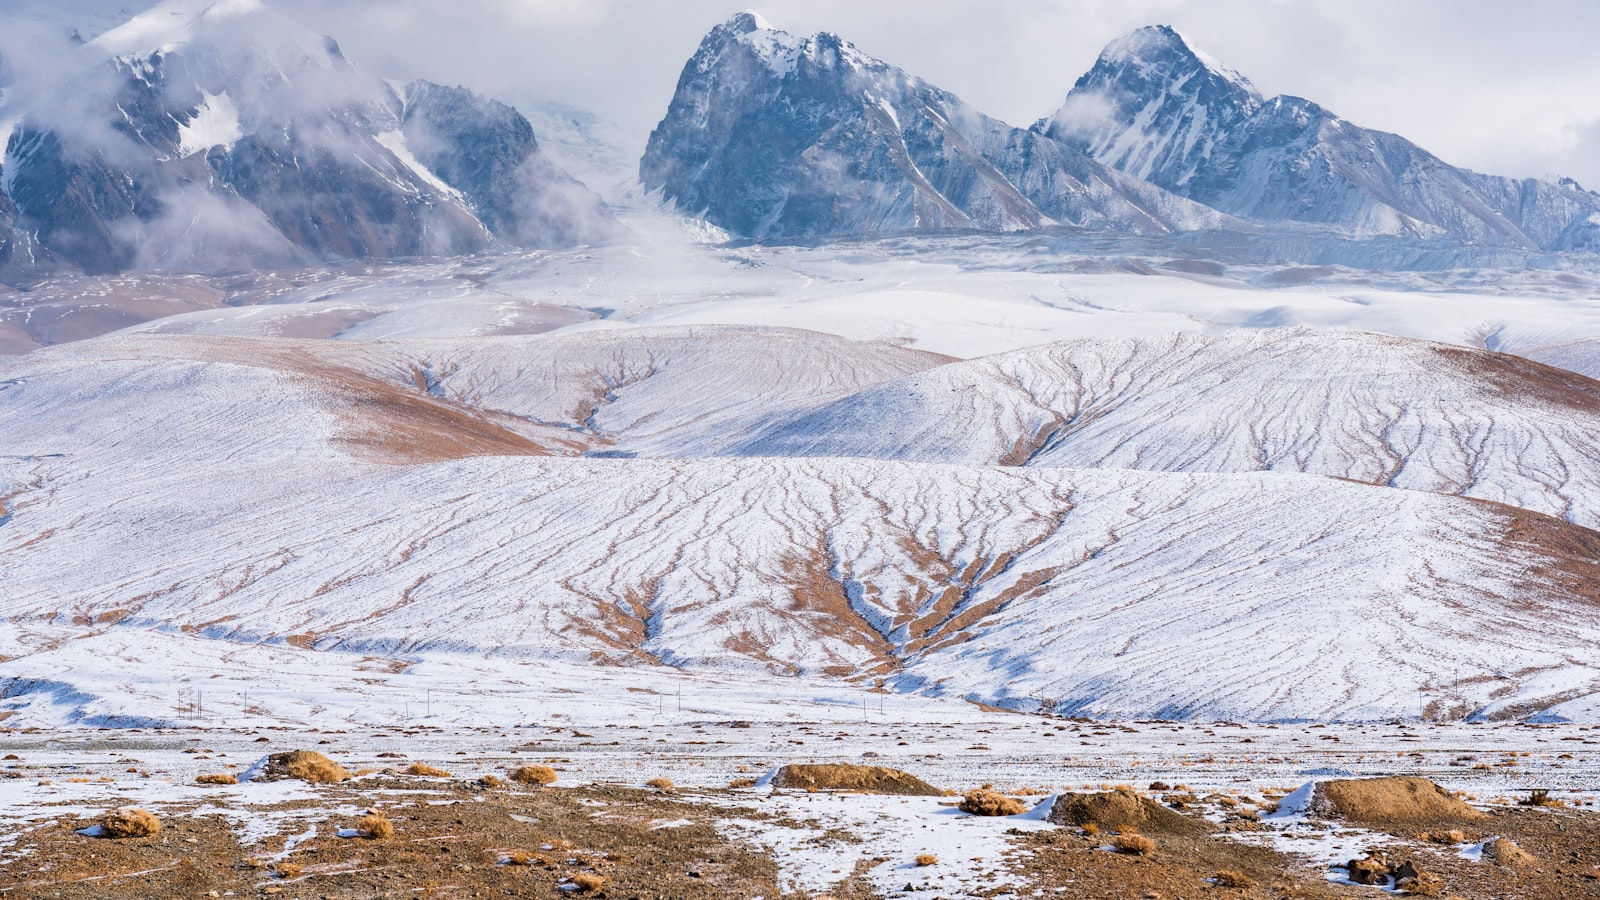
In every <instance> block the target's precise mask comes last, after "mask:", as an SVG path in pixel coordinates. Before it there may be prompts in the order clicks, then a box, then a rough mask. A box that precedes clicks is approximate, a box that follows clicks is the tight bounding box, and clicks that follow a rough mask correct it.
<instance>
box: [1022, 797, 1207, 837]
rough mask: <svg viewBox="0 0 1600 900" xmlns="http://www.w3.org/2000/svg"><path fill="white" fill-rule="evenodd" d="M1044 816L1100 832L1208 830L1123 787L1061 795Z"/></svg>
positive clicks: (1192, 819) (1145, 832)
mask: <svg viewBox="0 0 1600 900" xmlns="http://www.w3.org/2000/svg"><path fill="white" fill-rule="evenodd" d="M1048 818H1049V820H1050V821H1051V822H1054V823H1056V824H1057V825H1076V826H1078V827H1079V828H1082V827H1084V826H1086V825H1094V826H1095V827H1096V828H1098V829H1100V830H1101V831H1124V830H1127V831H1138V832H1140V833H1142V834H1188V835H1193V834H1204V833H1205V832H1208V831H1211V830H1212V826H1211V824H1210V823H1208V822H1206V821H1205V820H1203V819H1195V818H1191V817H1189V816H1185V815H1182V814H1180V813H1175V812H1173V811H1172V810H1170V809H1167V808H1166V807H1165V806H1162V805H1161V804H1159V803H1157V802H1156V801H1154V800H1151V799H1150V798H1149V797H1141V796H1139V795H1138V794H1136V793H1134V792H1133V791H1130V790H1127V789H1126V788H1119V789H1117V790H1114V791H1108V792H1106V793H1104V794H1062V795H1061V796H1059V797H1057V798H1056V802H1055V805H1054V806H1052V807H1051V808H1050V815H1049V816H1048Z"/></svg>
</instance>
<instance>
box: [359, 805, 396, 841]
mask: <svg viewBox="0 0 1600 900" xmlns="http://www.w3.org/2000/svg"><path fill="white" fill-rule="evenodd" d="M356 831H358V832H360V833H361V836H362V837H364V838H370V839H371V840H375V841H381V840H385V839H387V838H391V837H394V823H393V822H391V821H389V819H388V817H386V816H385V815H384V814H383V813H381V812H377V811H373V812H369V813H367V814H366V815H364V816H362V817H361V819H360V820H359V821H358V822H356Z"/></svg>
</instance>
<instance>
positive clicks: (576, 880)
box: [572, 872, 606, 894]
mask: <svg viewBox="0 0 1600 900" xmlns="http://www.w3.org/2000/svg"><path fill="white" fill-rule="evenodd" d="M572 883H573V884H575V885H577V886H578V890H579V891H580V892H581V893H585V894H592V893H594V892H595V891H598V890H600V889H601V888H603V887H605V886H606V879H605V876H603V875H594V874H591V873H589V872H579V873H578V874H576V875H574V876H572Z"/></svg>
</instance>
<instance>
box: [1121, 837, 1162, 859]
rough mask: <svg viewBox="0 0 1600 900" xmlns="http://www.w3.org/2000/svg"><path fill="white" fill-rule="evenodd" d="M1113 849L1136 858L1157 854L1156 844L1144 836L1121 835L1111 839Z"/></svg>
mask: <svg viewBox="0 0 1600 900" xmlns="http://www.w3.org/2000/svg"><path fill="white" fill-rule="evenodd" d="M1111 848H1112V849H1113V850H1116V851H1117V852H1118V853H1130V854H1132V855H1134V856H1149V855H1150V854H1151V853H1154V852H1155V849H1156V842H1155V841H1152V840H1150V839H1149V838H1147V837H1145V836H1144V835H1142V834H1134V833H1132V832H1130V833H1128V834H1119V835H1117V836H1116V837H1114V838H1112V839H1111Z"/></svg>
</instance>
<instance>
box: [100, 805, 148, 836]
mask: <svg viewBox="0 0 1600 900" xmlns="http://www.w3.org/2000/svg"><path fill="white" fill-rule="evenodd" d="M97 824H98V825H99V826H100V834H101V835H102V836H104V837H108V838H132V837H149V836H150V835H152V834H157V833H159V832H160V831H161V820H160V819H158V818H156V817H155V814H154V813H150V812H146V811H144V810H142V809H135V808H133V807H131V806H125V807H123V808H122V809H113V810H111V811H110V812H108V813H106V814H105V815H103V816H101V817H100V821H99V822H98V823H97Z"/></svg>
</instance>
